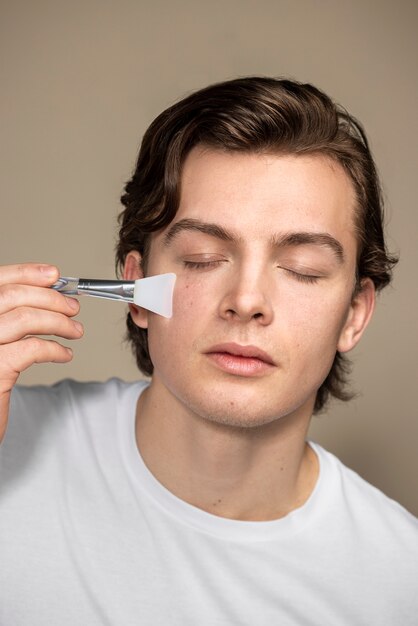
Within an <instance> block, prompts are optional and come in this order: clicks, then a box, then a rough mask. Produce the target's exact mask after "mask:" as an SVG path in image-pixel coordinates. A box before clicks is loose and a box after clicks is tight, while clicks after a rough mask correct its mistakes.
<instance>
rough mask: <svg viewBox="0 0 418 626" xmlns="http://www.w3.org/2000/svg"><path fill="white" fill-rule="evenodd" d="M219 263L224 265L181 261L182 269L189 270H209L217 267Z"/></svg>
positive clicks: (219, 261)
mask: <svg viewBox="0 0 418 626" xmlns="http://www.w3.org/2000/svg"><path fill="white" fill-rule="evenodd" d="M221 263H224V261H223V260H217V261H183V264H184V267H186V268H188V269H191V270H202V269H210V268H212V267H217V266H218V265H220V264H221Z"/></svg>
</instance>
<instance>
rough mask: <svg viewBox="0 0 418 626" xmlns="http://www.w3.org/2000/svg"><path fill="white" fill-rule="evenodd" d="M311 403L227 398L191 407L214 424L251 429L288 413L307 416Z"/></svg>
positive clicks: (310, 409)
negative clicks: (246, 400)
mask: <svg viewBox="0 0 418 626" xmlns="http://www.w3.org/2000/svg"><path fill="white" fill-rule="evenodd" d="M199 404H200V403H199ZM313 405H314V400H310V401H309V403H306V402H305V403H303V402H302V403H300V404H299V405H294V404H293V403H289V404H287V405H286V404H285V405H284V404H283V403H279V402H277V403H274V405H271V404H270V405H267V404H264V405H263V406H256V405H255V404H249V403H248V402H246V403H244V402H242V401H241V402H239V401H234V400H228V401H227V402H225V403H220V402H219V401H218V402H217V403H216V404H215V403H210V405H208V404H207V403H205V404H203V403H202V404H200V406H195V407H191V408H192V410H193V411H194V412H195V413H196V414H197V415H198V416H199V417H201V418H202V419H204V420H207V421H209V422H212V423H214V424H219V425H220V426H229V427H231V428H242V429H251V428H259V427H264V426H267V425H269V424H273V423H276V422H278V421H279V420H280V421H281V420H283V419H284V418H286V417H288V416H290V415H296V414H298V415H299V414H301V415H305V414H306V416H307V418H309V417H310V416H311V414H312V410H313Z"/></svg>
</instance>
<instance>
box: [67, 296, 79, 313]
mask: <svg viewBox="0 0 418 626" xmlns="http://www.w3.org/2000/svg"><path fill="white" fill-rule="evenodd" d="M65 299H66V300H67V302H68V306H69V307H70V308H71V309H72V310H73V311H77V309H78V300H76V299H75V298H69V297H68V296H65Z"/></svg>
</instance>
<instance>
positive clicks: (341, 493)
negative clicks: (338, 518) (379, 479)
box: [313, 444, 418, 553]
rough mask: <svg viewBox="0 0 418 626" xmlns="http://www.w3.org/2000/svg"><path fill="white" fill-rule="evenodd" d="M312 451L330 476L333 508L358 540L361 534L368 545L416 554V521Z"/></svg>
mask: <svg viewBox="0 0 418 626" xmlns="http://www.w3.org/2000/svg"><path fill="white" fill-rule="evenodd" d="M313 447H314V450H315V451H316V452H317V453H318V456H319V458H320V464H321V470H323V471H324V472H325V473H327V474H328V475H331V476H332V480H333V485H334V487H335V490H333V493H334V504H335V505H336V507H338V508H339V510H340V511H342V512H343V514H344V515H345V516H346V518H348V519H349V520H350V523H351V525H352V526H353V527H355V528H356V529H357V532H359V536H361V534H362V533H363V534H364V536H367V538H368V541H370V542H377V543H380V542H382V541H384V540H386V541H390V542H391V544H392V545H393V546H396V545H398V546H399V544H405V543H406V544H408V546H409V549H411V548H413V547H414V548H415V551H416V553H418V519H417V518H416V517H415V516H414V515H412V513H410V512H409V511H408V510H407V509H405V508H404V507H403V506H402V505H401V504H399V502H396V501H395V500H393V499H392V498H389V497H388V496H387V495H386V494H384V493H383V492H382V491H381V490H380V489H378V488H377V487H375V486H374V485H372V484H370V483H369V482H368V481H367V480H365V479H364V478H362V477H361V476H360V475H359V474H358V473H357V472H355V471H354V470H353V469H351V468H349V467H347V466H346V465H344V463H343V462H342V461H340V459H338V458H337V457H336V456H335V455H334V454H332V453H331V452H328V451H327V450H325V449H324V448H322V447H321V446H319V445H318V444H314V445H313ZM411 541H412V542H413V543H412V544H411Z"/></svg>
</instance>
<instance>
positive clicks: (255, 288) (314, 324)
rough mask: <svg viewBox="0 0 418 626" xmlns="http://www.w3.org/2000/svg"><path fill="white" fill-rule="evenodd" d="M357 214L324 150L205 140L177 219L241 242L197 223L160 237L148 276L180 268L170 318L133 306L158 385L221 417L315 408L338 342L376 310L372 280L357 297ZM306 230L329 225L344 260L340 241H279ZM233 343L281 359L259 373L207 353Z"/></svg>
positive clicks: (240, 422) (248, 422) (348, 342)
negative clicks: (248, 149)
mask: <svg viewBox="0 0 418 626" xmlns="http://www.w3.org/2000/svg"><path fill="white" fill-rule="evenodd" d="M353 216H354V192H353V188H352V185H351V182H350V180H349V179H348V177H347V176H346V174H345V173H344V172H343V171H342V169H341V168H340V166H339V165H337V164H335V163H333V162H331V161H329V160H326V159H325V158H324V157H320V156H314V157H311V156H272V155H254V154H251V155H244V154H231V153H222V152H217V151H213V150H208V149H202V148H201V147H198V148H195V149H194V150H193V151H192V152H191V153H190V154H189V155H188V158H187V160H186V162H185V165H184V172H183V177H182V192H181V203H180V207H179V210H178V213H177V215H176V218H175V220H174V222H173V223H174V224H176V223H179V222H182V221H183V220H185V219H188V220H198V221H199V222H204V223H206V224H208V223H210V224H216V225H218V226H220V227H221V228H222V229H225V230H226V231H228V233H232V234H233V235H234V238H235V239H236V241H225V240H223V239H220V238H219V237H216V236H212V235H210V234H206V233H203V232H200V231H198V230H196V229H193V230H192V229H191V227H192V224H190V229H189V228H187V229H182V230H179V232H177V233H176V234H174V236H172V237H171V239H170V241H169V242H168V243H165V242H164V241H165V237H166V236H167V232H168V231H170V229H171V230H172V224H171V225H170V226H169V227H168V228H166V229H165V230H164V231H163V232H161V233H159V234H158V235H157V236H155V238H154V240H153V242H152V245H151V252H150V259H149V263H148V268H147V274H149V275H153V274H159V273H164V272H175V273H176V274H177V283H176V288H175V294H174V303H173V304H174V315H173V317H172V319H170V320H167V319H164V318H161V317H160V316H157V315H155V314H150V313H147V312H145V311H134V319H135V321H136V323H137V324H138V325H140V326H142V327H145V326H148V337H149V348H150V354H151V358H152V361H153V363H154V367H155V372H154V381H155V383H156V382H157V380H158V384H161V385H162V386H163V387H165V388H166V389H167V390H168V392H169V393H170V394H172V395H173V396H174V397H175V398H176V399H177V400H178V401H179V402H180V403H181V404H183V405H184V406H186V407H188V409H190V410H191V411H192V412H193V413H195V414H197V415H199V416H201V417H203V418H205V419H209V420H214V421H216V422H219V423H223V424H229V425H236V426H258V425H260V424H265V423H268V422H270V421H272V420H275V419H277V418H279V417H283V416H284V415H288V414H289V413H291V412H294V411H299V410H300V409H302V408H303V407H306V409H307V410H308V412H311V411H312V407H313V403H314V400H315V394H316V390H317V389H318V388H319V386H320V385H321V383H322V382H323V380H324V379H325V377H326V375H327V373H328V371H329V369H330V367H331V365H332V362H333V359H334V356H335V352H336V350H337V349H338V350H340V351H341V352H345V351H348V350H350V349H352V348H353V347H354V345H355V344H356V343H357V341H358V340H359V338H360V336H361V333H362V331H363V329H364V326H365V324H366V323H367V321H368V318H369V316H370V313H371V302H370V301H371V300H372V294H371V292H372V286H371V284H366V285H365V289H364V290H363V293H362V295H361V296H360V298H358V299H357V300H356V301H354V302H353V301H352V294H353V288H354V280H355V279H354V277H355V259H356V239H355V234H354V226H353ZM300 232H303V233H315V234H318V233H326V234H328V235H329V236H331V237H333V238H334V239H335V240H337V241H338V242H339V243H340V244H341V246H342V251H343V252H342V253H343V256H344V258H343V259H339V258H338V257H337V254H336V251H335V250H334V249H333V248H332V247H331V246H330V245H321V244H317V243H312V244H297V243H296V244H294V245H286V246H284V245H280V239H281V238H283V236H284V235H289V234H290V233H300ZM272 238H276V240H278V241H279V243H278V245H277V243H276V245H274V242H272ZM188 263H189V265H188ZM192 263H202V266H193V265H192ZM133 271H135V270H133ZM301 275H302V276H301ZM305 276H307V277H308V278H305ZM311 277H318V278H316V279H314V278H311ZM364 300H366V302H364ZM358 301H360V303H361V304H360V305H359V302H358ZM364 305H365V306H364ZM229 342H233V343H235V344H238V345H240V346H248V345H251V346H256V347H258V348H260V349H261V350H263V351H265V352H266V353H267V354H268V355H269V356H270V359H271V361H272V362H273V363H274V365H270V366H269V367H266V368H264V369H263V368H262V371H260V373H259V374H258V375H252V376H249V375H243V374H245V372H243V371H242V370H241V371H237V373H236V374H235V373H234V371H233V370H232V369H231V368H233V367H234V363H228V362H227V363H226V365H227V366H229V367H230V369H229V371H224V369H222V356H221V355H220V356H219V358H218V360H216V356H214V355H212V356H209V355H208V351H209V350H211V348H212V347H213V346H216V345H219V344H225V343H229ZM232 360H233V359H232ZM224 361H225V359H224ZM233 361H234V360H233ZM251 365H252V366H254V367H256V366H255V364H254V363H250V366H251ZM260 365H261V364H260ZM236 366H237V368H239V367H245V366H243V365H242V364H241V365H240V364H237V365H236Z"/></svg>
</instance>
